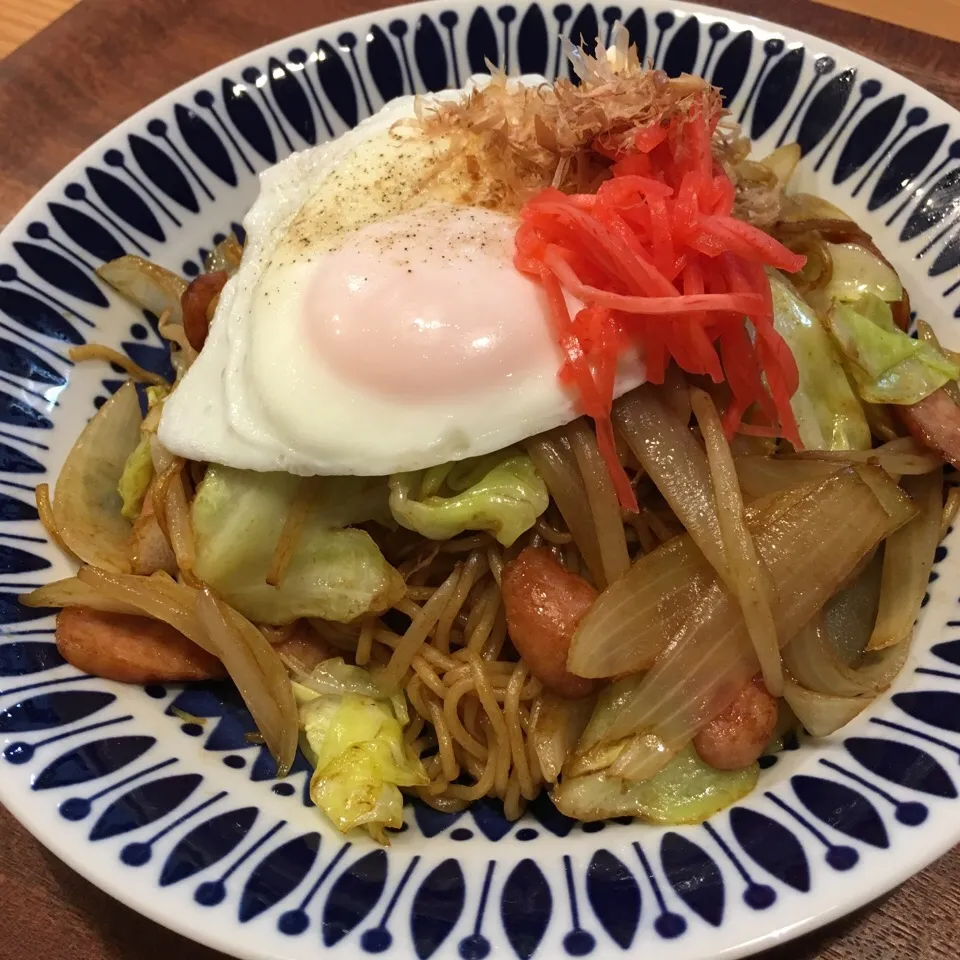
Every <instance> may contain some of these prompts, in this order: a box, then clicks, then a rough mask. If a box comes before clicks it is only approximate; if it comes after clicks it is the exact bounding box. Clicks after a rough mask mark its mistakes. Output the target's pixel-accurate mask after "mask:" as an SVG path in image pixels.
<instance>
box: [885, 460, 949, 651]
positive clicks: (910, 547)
mask: <svg viewBox="0 0 960 960" xmlns="http://www.w3.org/2000/svg"><path fill="white" fill-rule="evenodd" d="M903 487H904V489H905V490H906V491H907V493H909V494H910V495H911V496H912V497H913V499H914V500H915V502H916V503H917V505H918V506H919V508H920V513H919V514H918V515H917V516H916V517H915V518H914V519H913V520H911V521H910V523H908V524H907V525H906V526H904V527H902V528H901V529H900V530H898V531H897V532H896V533H894V534H893V536H891V537H890V539H889V540H888V541H887V543H886V549H885V551H884V555H883V581H882V587H881V591H880V609H879V610H878V612H877V620H876V624H875V626H874V628H873V634H872V636H871V637H870V642H869V644H868V645H867V649H868V650H883V649H884V648H886V647H890V646H893V645H894V644H899V643H902V642H903V641H904V640H906V639H907V638H908V637H909V636H910V635H911V634H912V633H913V625H914V623H915V622H916V619H917V617H918V616H919V614H920V607H921V606H922V604H923V597H924V594H925V593H926V590H927V581H928V580H929V578H930V570H931V568H932V567H933V558H934V553H935V552H936V549H937V544H938V543H939V542H940V520H941V517H942V515H943V471H942V470H936V471H934V472H933V473H927V474H923V475H922V476H918V477H906V478H904V481H903Z"/></svg>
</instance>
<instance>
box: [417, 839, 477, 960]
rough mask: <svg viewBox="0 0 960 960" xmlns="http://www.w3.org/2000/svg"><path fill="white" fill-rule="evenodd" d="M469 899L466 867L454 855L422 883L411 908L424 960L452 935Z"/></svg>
mask: <svg viewBox="0 0 960 960" xmlns="http://www.w3.org/2000/svg"><path fill="white" fill-rule="evenodd" d="M465 900H466V885H465V884H464V880H463V870H462V869H461V867H460V864H459V863H457V861H456V860H455V859H453V858H452V857H450V858H448V859H447V860H444V861H443V862H442V863H440V864H438V865H437V866H436V867H434V868H433V870H431V871H430V873H429V874H428V875H427V877H426V879H424V881H423V883H421V884H420V887H419V888H418V889H417V892H416V895H415V896H414V898H413V907H412V908H411V910H410V932H411V933H412V935H413V943H414V949H415V950H416V951H417V956H418V957H419V958H420V960H427V958H428V957H431V956H433V954H434V953H435V952H436V951H437V950H438V949H439V948H440V947H441V945H442V944H443V941H444V940H446V939H447V937H448V936H450V932H451V931H452V930H453V928H454V927H455V926H456V925H457V921H458V920H459V919H460V914H461V913H463V905H464V902H465Z"/></svg>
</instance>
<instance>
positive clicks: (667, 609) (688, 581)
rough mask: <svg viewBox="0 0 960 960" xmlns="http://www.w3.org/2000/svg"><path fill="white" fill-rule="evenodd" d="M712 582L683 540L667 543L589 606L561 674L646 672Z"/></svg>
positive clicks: (701, 560)
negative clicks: (565, 672) (563, 671)
mask: <svg viewBox="0 0 960 960" xmlns="http://www.w3.org/2000/svg"><path fill="white" fill-rule="evenodd" d="M712 582H713V572H712V570H711V568H710V565H709V564H708V563H707V562H706V560H705V559H704V558H703V554H702V553H700V551H699V550H698V549H697V548H696V546H695V544H694V543H693V541H692V540H691V539H690V537H689V536H682V537H674V538H673V539H672V540H668V541H667V542H666V543H665V544H664V545H663V546H661V547H659V548H657V549H656V550H653V551H651V552H650V553H648V554H645V555H644V556H642V557H640V558H639V559H638V560H637V561H636V562H635V563H634V565H633V566H632V567H631V568H630V570H629V571H628V572H627V573H626V574H625V575H624V576H623V577H621V578H620V579H619V580H618V581H617V582H616V583H614V584H612V585H611V586H609V587H607V589H606V590H604V591H603V593H601V594H600V596H599V597H598V598H597V599H596V600H595V601H594V603H593V605H592V606H591V607H590V609H589V610H588V611H587V614H586V616H585V617H584V618H583V619H582V620H581V621H580V624H579V625H578V627H577V630H576V632H575V633H574V635H573V640H572V641H571V643H570V651H569V653H568V655H567V669H568V670H569V671H570V672H571V673H575V674H577V675H578V676H581V677H615V676H619V675H620V674H624V673H636V672H637V671H640V670H647V669H649V667H650V666H651V665H652V664H653V662H654V660H656V658H657V657H658V656H659V655H660V653H661V652H662V651H663V649H664V647H666V645H667V644H668V643H669V642H670V640H671V639H672V638H673V637H674V636H676V634H677V632H678V631H679V630H680V628H681V626H682V625H683V624H684V622H685V621H686V618H687V616H688V615H689V612H690V610H691V609H692V608H693V607H694V606H695V605H696V604H697V602H698V601H699V600H700V599H701V598H702V597H703V595H704V593H705V592H706V591H707V590H708V589H709V587H710V585H711V584H712Z"/></svg>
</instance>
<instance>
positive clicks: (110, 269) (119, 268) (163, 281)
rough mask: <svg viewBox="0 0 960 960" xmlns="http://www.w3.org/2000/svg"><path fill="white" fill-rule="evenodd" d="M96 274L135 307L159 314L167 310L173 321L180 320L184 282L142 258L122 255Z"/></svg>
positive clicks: (106, 264) (100, 268)
mask: <svg viewBox="0 0 960 960" xmlns="http://www.w3.org/2000/svg"><path fill="white" fill-rule="evenodd" d="M97 276H99V277H100V279H101V280H105V281H106V282H107V283H109V284H110V286H111V287H113V288H114V289H115V290H116V291H117V292H119V293H122V294H123V295H124V296H125V297H126V298H127V299H128V300H132V301H133V302H134V303H135V304H136V305H137V306H138V307H142V308H143V309H144V310H149V311H150V312H151V313H152V314H153V315H154V316H157V317H160V316H162V315H163V314H164V313H166V312H167V311H168V310H169V311H170V319H171V320H172V322H174V323H181V322H182V313H181V310H180V298H181V297H182V296H183V294H184V291H185V290H186V289H187V282H186V280H184V279H183V278H182V277H178V276H177V275H176V274H175V273H171V272H170V271H169V270H165V269H164V268H163V267H161V266H159V265H158V264H156V263H151V262H150V261H149V260H144V259H143V258H142V257H134V256H130V255H127V256H123V257H118V258H117V259H116V260H111V261H110V262H109V263H105V264H103V266H102V267H99V268H98V269H97Z"/></svg>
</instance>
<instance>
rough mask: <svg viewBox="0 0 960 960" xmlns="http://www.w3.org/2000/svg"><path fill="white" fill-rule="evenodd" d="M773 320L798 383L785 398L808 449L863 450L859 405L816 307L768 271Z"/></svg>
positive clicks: (865, 431) (867, 442) (866, 443)
mask: <svg viewBox="0 0 960 960" xmlns="http://www.w3.org/2000/svg"><path fill="white" fill-rule="evenodd" d="M770 292H771V293H772V294H773V322H774V326H775V327H776V329H777V332H778V333H779V334H780V335H781V336H782V337H783V339H784V340H786V342H787V345H788V346H789V347H790V350H791V352H792V353H793V356H794V359H795V360H796V361H797V368H798V370H799V373H800V384H799V386H798V388H797V392H796V393H795V394H794V395H793V397H792V398H791V400H790V406H791V407H792V409H793V415H794V417H795V418H796V420H797V427H798V429H799V431H800V439H801V440H802V441H803V445H804V446H805V447H806V448H807V449H808V450H868V449H869V448H870V447H871V445H872V443H871V438H870V427H869V425H868V424H867V418H866V416H865V415H864V412H863V407H862V406H861V405H860V401H859V400H858V399H857V395H856V393H855V392H854V390H853V387H852V386H851V385H850V381H849V379H848V378H847V374H846V371H845V370H844V368H843V363H842V362H841V359H840V355H839V354H838V353H837V348H836V347H835V346H834V344H833V342H832V340H831V338H830V334H829V333H827V331H826V330H825V329H824V327H823V324H822V323H821V322H820V319H819V318H818V317H817V314H816V312H815V311H814V310H813V309H812V308H811V307H810V306H809V305H808V304H807V303H806V302H805V301H804V299H803V298H802V297H801V296H800V294H798V293H797V291H796V290H795V289H794V288H793V285H792V284H791V283H790V282H789V281H788V280H787V279H786V278H785V277H783V275H782V274H780V273H777V272H776V271H770Z"/></svg>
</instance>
